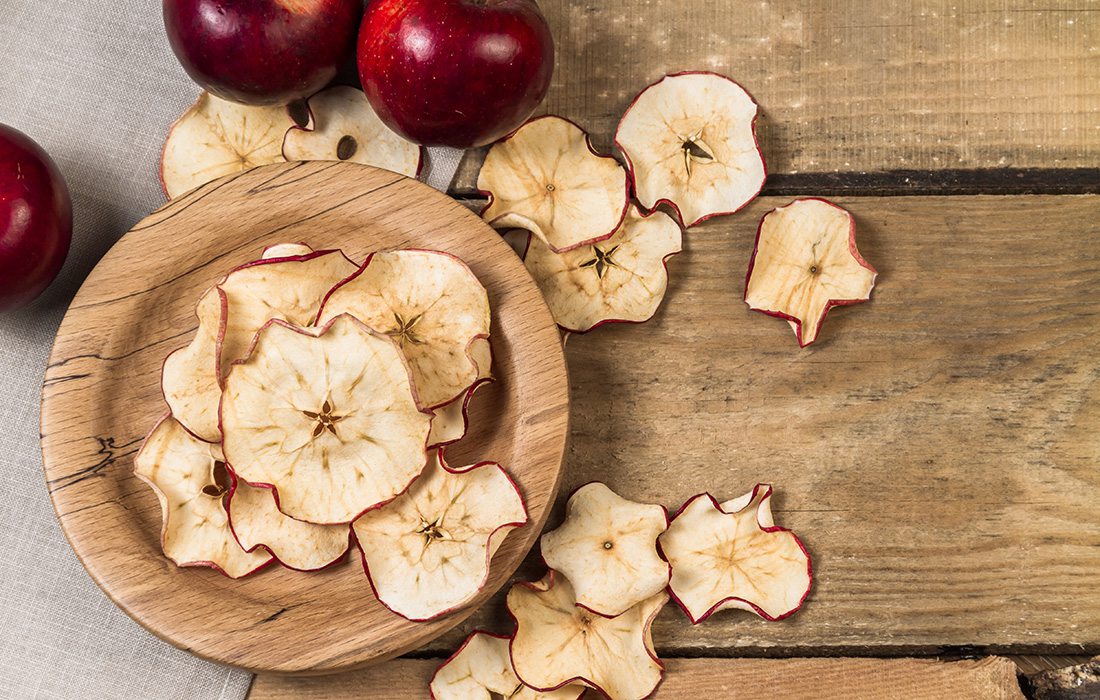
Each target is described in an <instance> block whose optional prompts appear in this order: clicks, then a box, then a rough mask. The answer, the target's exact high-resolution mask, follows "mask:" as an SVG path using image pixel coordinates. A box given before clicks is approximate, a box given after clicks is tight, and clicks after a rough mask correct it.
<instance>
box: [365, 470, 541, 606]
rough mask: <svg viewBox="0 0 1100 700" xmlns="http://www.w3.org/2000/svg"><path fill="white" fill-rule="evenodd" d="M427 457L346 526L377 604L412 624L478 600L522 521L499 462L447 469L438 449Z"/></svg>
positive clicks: (515, 493)
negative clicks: (392, 495) (417, 473)
mask: <svg viewBox="0 0 1100 700" xmlns="http://www.w3.org/2000/svg"><path fill="white" fill-rule="evenodd" d="M430 455H431V456H430V458H429V460H428V466H427V468H425V470H424V473H423V474H422V475H421V477H420V478H419V479H417V480H416V481H415V482H413V485H412V486H411V487H410V488H409V490H408V492H407V493H405V494H402V495H401V496H400V497H398V498H396V499H394V501H393V502H392V503H389V504H387V505H386V506H384V507H382V508H379V509H378V510H374V511H371V512H369V513H367V514H365V515H363V517H361V518H359V519H358V520H356V521H355V522H354V523H353V524H352V527H353V529H354V530H355V537H356V540H357V541H358V542H359V549H360V550H361V551H362V553H363V567H364V569H365V570H366V572H367V576H368V578H369V579H370V582H371V586H372V587H373V588H374V593H375V595H376V596H377V597H378V600H379V601H380V602H381V603H382V604H383V605H385V606H386V607H387V608H389V609H390V610H392V611H393V612H395V613H397V614H398V615H400V616H402V617H404V618H407V619H409V620H415V621H422V620H430V619H433V618H436V617H439V616H440V615H444V614H446V613H448V612H451V611H453V610H456V609H457V608H460V607H462V606H463V605H465V604H466V603H467V602H469V601H470V599H471V598H473V597H474V596H475V595H477V592H478V591H480V590H481V588H482V587H483V586H484V585H485V581H486V580H487V579H488V577H489V562H490V561H491V560H492V558H493V554H494V553H495V552H496V550H497V548H498V547H499V546H500V545H501V543H502V542H503V541H504V537H505V536H506V535H507V534H508V532H509V531H510V530H511V529H513V528H516V527H520V526H522V525H523V524H525V523H526V522H527V511H526V509H525V507H524V505H523V498H522V497H521V496H520V493H519V489H518V488H517V487H516V484H515V482H513V481H512V480H511V479H510V478H509V477H508V474H506V473H505V471H504V469H503V468H501V466H500V465H499V464H495V463H492V462H482V463H479V464H475V465H473V466H469V467H462V468H460V469H453V468H451V467H449V466H447V464H446V462H444V460H443V456H442V454H441V453H440V452H439V451H438V450H436V451H433V452H431V453H430Z"/></svg>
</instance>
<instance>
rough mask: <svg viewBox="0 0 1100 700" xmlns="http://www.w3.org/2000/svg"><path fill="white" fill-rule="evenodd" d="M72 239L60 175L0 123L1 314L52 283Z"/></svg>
mask: <svg viewBox="0 0 1100 700" xmlns="http://www.w3.org/2000/svg"><path fill="white" fill-rule="evenodd" d="M72 237H73V205H72V200H71V199H69V188H68V187H67V186H66V185H65V179H64V178H63V177H61V172H60V171H59V170H58V169H57V166H56V165H55V164H54V162H53V161H52V160H51V159H50V156H49V155H47V154H46V152H45V151H44V150H42V148H40V147H39V145H38V144H36V143H35V142H34V141H32V140H31V139H30V138H29V137H28V136H26V135H25V134H23V133H22V132H19V131H16V130H15V129H13V128H11V127H9V126H4V125H3V124H0V311H6V310H8V309H13V308H15V307H17V306H22V305H23V304H25V303H27V302H28V301H30V300H31V299H34V298H35V297H37V296H38V295H39V294H41V293H42V290H44V289H45V288H46V287H48V286H49V285H50V282H53V280H54V278H55V277H57V273H58V272H60V271H61V265H62V264H63V263H64V262H65V256H66V255H67V254H68V252H69V243H70V242H71V241H72Z"/></svg>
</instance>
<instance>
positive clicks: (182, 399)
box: [161, 287, 225, 442]
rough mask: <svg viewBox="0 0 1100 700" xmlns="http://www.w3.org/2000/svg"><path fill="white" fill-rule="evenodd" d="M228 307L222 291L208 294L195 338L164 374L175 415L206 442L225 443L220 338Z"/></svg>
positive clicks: (177, 353) (212, 290)
mask: <svg viewBox="0 0 1100 700" xmlns="http://www.w3.org/2000/svg"><path fill="white" fill-rule="evenodd" d="M224 306H225V294H224V293H223V292H222V291H221V290H220V289H218V288H217V287H211V288H210V289H208V290H206V292H205V293H204V294H203V295H202V298H201V299H199V305H198V307H196V309H195V316H196V317H198V319H199V328H198V330H197V331H195V337H194V338H192V339H191V343H190V344H188V345H187V346H185V347H182V348H180V349H179V350H176V351H174V352H172V354H170V355H169V356H168V357H167V358H165V360H164V367H163V368H162V370H161V390H162V391H163V392H164V400H165V402H166V403H167V404H168V407H169V409H171V411H172V414H173V415H175V416H177V420H179V422H180V424H181V425H182V426H183V427H184V428H185V429H186V430H187V431H188V432H190V433H191V434H192V435H194V436H195V437H197V438H199V439H200V440H205V441H206V442H220V441H221V432H220V431H219V430H218V402H219V401H221V397H222V389H221V385H220V384H219V381H218V336H219V335H220V333H221V319H222V314H223V313H224V312H223V309H224Z"/></svg>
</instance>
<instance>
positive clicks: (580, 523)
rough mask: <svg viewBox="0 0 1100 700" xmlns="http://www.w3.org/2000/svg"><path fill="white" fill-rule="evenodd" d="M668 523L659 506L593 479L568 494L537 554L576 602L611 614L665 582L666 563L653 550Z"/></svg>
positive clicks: (633, 602) (649, 594)
mask: <svg viewBox="0 0 1100 700" xmlns="http://www.w3.org/2000/svg"><path fill="white" fill-rule="evenodd" d="M667 527H668V513H667V512H666V511H665V509H664V507H663V506H657V505H649V504H644V503H635V502H634V501H628V500H626V499H625V498H623V497H621V496H619V495H618V494H616V493H615V492H614V491H612V490H611V489H609V488H608V487H607V486H606V485H604V484H602V483H600V482H598V481H597V482H592V483H590V484H586V485H585V486H582V487H581V488H579V489H577V491H576V492H575V493H574V494H573V495H572V496H570V498H569V502H568V504H567V505H566V516H565V522H564V523H563V524H562V525H561V527H559V528H558V529H557V530H553V531H551V532H547V533H546V534H544V535H543V536H542V540H541V541H540V545H541V547H542V558H543V559H544V560H545V561H546V565H547V566H549V567H550V568H551V569H554V570H555V571H559V572H561V573H562V574H565V576H566V577H567V578H568V579H569V582H570V583H571V584H572V585H573V590H574V592H575V593H576V599H577V605H580V606H582V607H585V608H588V609H589V610H591V611H592V612H594V613H596V614H598V615H603V616H605V617H614V616H615V615H620V614H622V613H624V612H626V611H627V610H628V609H629V608H632V607H634V606H635V605H637V604H638V603H641V602H642V601H643V600H645V599H647V598H651V597H653V596H655V595H657V594H658V593H660V592H661V591H663V590H664V589H665V586H667V585H668V578H669V567H668V562H666V561H665V560H664V559H662V558H661V556H660V555H659V554H658V553H657V536H658V535H660V534H661V533H662V532H664V531H665V528H667Z"/></svg>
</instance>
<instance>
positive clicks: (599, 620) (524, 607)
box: [508, 571, 668, 700]
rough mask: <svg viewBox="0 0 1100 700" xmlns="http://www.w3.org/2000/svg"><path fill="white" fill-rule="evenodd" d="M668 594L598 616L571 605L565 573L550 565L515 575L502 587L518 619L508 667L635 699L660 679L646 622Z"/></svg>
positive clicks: (536, 683) (549, 682)
mask: <svg viewBox="0 0 1100 700" xmlns="http://www.w3.org/2000/svg"><path fill="white" fill-rule="evenodd" d="M666 602H668V595H667V594H666V593H663V592H662V593H659V594H657V595H655V596H653V597H652V598H649V599H647V600H645V601H643V602H641V603H639V604H638V605H636V606H634V607H633V608H630V609H629V610H627V611H626V612H625V613H623V614H622V615H619V616H618V617H602V616H600V615H596V614H595V613H592V612H590V611H588V610H585V609H584V608H580V607H577V605H576V604H575V603H576V600H575V598H574V597H573V588H572V586H570V585H569V581H567V580H566V579H564V578H562V577H559V576H555V575H554V572H553V571H551V572H550V573H549V574H548V575H547V576H546V578H544V579H543V580H542V581H539V582H537V583H517V584H515V585H514V586H512V590H510V591H508V610H509V612H511V614H512V616H513V617H514V618H515V619H516V634H515V637H513V639H512V647H511V650H512V667H513V668H514V669H515V672H516V675H517V676H519V678H520V680H522V681H523V682H524V683H525V684H527V685H529V686H531V687H533V688H536V689H541V690H543V691H549V690H553V689H556V688H561V687H564V686H567V685H570V684H574V683H576V684H580V685H585V686H588V687H590V688H594V689H596V690H598V691H600V692H601V693H603V694H605V695H607V696H608V697H609V698H611V700H640V698H644V697H646V696H648V695H649V694H650V693H652V692H653V691H654V690H655V689H656V688H657V684H658V683H660V682H661V674H662V671H663V669H664V667H663V666H662V664H661V662H660V660H658V659H657V654H656V652H655V651H654V650H653V639H652V637H651V635H650V626H651V625H652V623H653V619H654V618H655V617H656V616H657V613H658V612H659V611H660V610H661V608H662V607H664V605H665V603H666Z"/></svg>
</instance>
